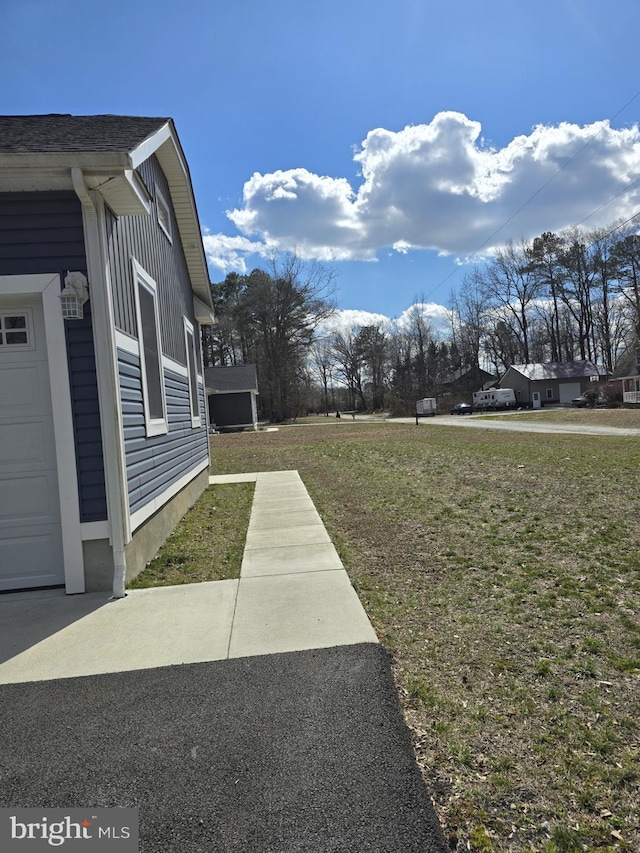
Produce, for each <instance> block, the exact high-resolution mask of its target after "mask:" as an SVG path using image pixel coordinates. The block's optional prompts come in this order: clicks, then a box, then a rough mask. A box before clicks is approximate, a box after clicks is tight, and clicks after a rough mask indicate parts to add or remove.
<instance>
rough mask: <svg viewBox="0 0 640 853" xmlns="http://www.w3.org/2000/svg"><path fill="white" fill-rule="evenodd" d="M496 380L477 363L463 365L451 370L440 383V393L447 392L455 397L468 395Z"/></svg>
mask: <svg viewBox="0 0 640 853" xmlns="http://www.w3.org/2000/svg"><path fill="white" fill-rule="evenodd" d="M493 382H497V379H496V377H495V376H494V375H493V374H492V373H488V372H487V371H486V370H483V369H482V368H481V367H478V366H477V365H471V366H470V365H464V366H463V367H460V368H458V369H457V370H452V371H451V373H449V374H448V375H447V376H446V377H445V379H444V381H443V382H442V384H441V393H449V394H451V395H452V396H457V397H470V396H471V394H473V392H474V391H477V390H478V389H480V388H485V387H486V386H488V385H491V384H492V383H493Z"/></svg>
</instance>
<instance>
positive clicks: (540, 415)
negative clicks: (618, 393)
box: [504, 408, 640, 429]
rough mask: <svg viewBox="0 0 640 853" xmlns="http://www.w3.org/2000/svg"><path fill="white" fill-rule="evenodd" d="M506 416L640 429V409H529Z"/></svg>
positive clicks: (519, 418)
mask: <svg viewBox="0 0 640 853" xmlns="http://www.w3.org/2000/svg"><path fill="white" fill-rule="evenodd" d="M504 417H508V418H516V419H517V420H531V419H535V421H536V423H538V422H540V421H542V422H544V421H551V422H552V423H565V424H589V425H595V426H612V427H623V428H624V427H626V428H631V429H640V409H561V408H558V409H554V408H551V409H541V410H539V411H533V410H532V409H529V410H527V411H525V412H518V413H517V414H509V415H505V416H504Z"/></svg>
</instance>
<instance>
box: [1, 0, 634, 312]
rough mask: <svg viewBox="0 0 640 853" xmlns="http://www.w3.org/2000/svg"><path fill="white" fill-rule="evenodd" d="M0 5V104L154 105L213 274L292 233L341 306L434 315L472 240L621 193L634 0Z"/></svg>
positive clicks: (37, 107)
mask: <svg viewBox="0 0 640 853" xmlns="http://www.w3.org/2000/svg"><path fill="white" fill-rule="evenodd" d="M0 20H1V22H2V25H1V26H0V80H1V81H2V84H1V87H0V111H1V112H2V113H4V114H36V113H49V112H63V113H74V114H77V115H86V114H94V113H117V114H123V115H149V116H171V117H173V118H174V120H175V122H176V126H177V129H178V134H179V136H180V139H181V141H182V145H183V148H184V150H185V153H186V156H187V160H188V162H189V165H190V169H191V174H192V180H193V185H194V190H195V195H196V200H197V204H198V210H199V214H200V220H201V224H202V227H203V230H204V231H205V237H204V239H205V248H206V251H207V256H208V259H209V262H210V271H211V277H212V280H213V281H219V280H221V279H222V278H224V275H225V274H226V272H228V271H231V270H234V269H235V270H238V271H244V270H251V269H252V268H253V267H255V266H259V265H260V264H261V263H264V258H265V257H266V256H267V255H269V254H270V253H271V252H273V251H274V250H286V249H296V250H297V251H298V252H299V253H300V254H302V255H303V256H304V257H307V258H309V259H320V260H323V261H328V262H330V263H331V265H332V267H333V268H334V269H335V272H336V284H337V294H336V295H337V301H338V306H339V308H340V309H343V310H347V309H349V310H350V311H351V312H353V313H350V314H349V315H347V316H349V317H350V318H352V319H357V318H358V317H359V316H360V313H359V312H371V313H373V314H380V315H382V316H386V317H390V318H394V317H398V316H400V315H401V314H402V313H403V312H404V311H405V310H407V309H408V308H409V307H410V305H411V304H412V303H413V302H414V301H416V299H420V300H421V299H422V297H424V301H425V302H427V303H434V305H433V307H432V309H430V310H431V313H432V315H433V317H434V319H435V320H437V318H438V317H439V316H441V314H442V312H441V310H440V309H439V308H438V307H437V306H438V305H446V304H447V302H448V298H449V294H450V292H451V291H452V290H455V288H456V287H457V286H459V283H460V281H461V279H462V276H463V275H464V274H465V272H468V271H469V268H470V267H469V263H470V259H471V261H472V260H473V259H474V258H475V259H477V258H479V257H481V254H482V251H485V252H486V251H487V250H489V249H490V248H491V247H492V246H493V247H495V246H498V245H500V243H501V242H504V241H505V240H506V239H508V238H512V239H514V240H516V241H517V240H519V239H520V238H521V237H532V236H535V235H537V234H540V233H541V232H542V231H544V230H559V229H561V228H563V227H567V226H571V225H575V224H578V223H580V222H581V221H582V220H583V219H585V217H588V216H590V215H591V214H594V211H597V212H596V213H595V214H594V215H593V216H590V218H589V219H588V220H587V221H586V222H585V226H590V227H595V226H604V225H606V224H608V223H610V222H613V221H614V220H616V219H617V218H627V217H628V216H630V215H631V214H632V213H634V212H635V211H637V210H640V182H639V184H638V185H633V186H631V187H630V188H629V189H628V190H627V189H626V188H627V187H628V186H629V185H630V184H633V182H634V181H635V180H636V179H639V178H640V131H638V128H637V121H638V115H639V111H640V96H638V97H635V99H634V96H636V95H637V93H638V92H639V91H640V73H639V71H640V62H639V60H638V46H637V39H638V33H639V32H640V5H639V4H638V3H637V0H610V2H608V3H604V2H601V0H598V2H596V0H537V2H536V3H525V2H522V0H484V2H480V1H479V0H458V2H455V3H453V2H429V0H322V2H316V0H225V2H221V0H207V2H203V0H183V2H182V3H176V2H175V0H155V2H151V0H126V2H125V0H111V2H110V3H108V4H103V3H96V2H92V0H81V2H80V0H55V2H54V0H0ZM629 101H631V103H629V104H628V102H629ZM626 104H628V106H626V108H624V109H622V108H623V107H625V105H626ZM616 114H618V115H616ZM614 116H615V118H614ZM550 179H551V180H550ZM549 181H550V182H549ZM547 182H549V183H548V186H545V187H544V189H541V188H542V187H543V186H544V185H545V184H546V183H547ZM540 190H541V191H540ZM617 193H620V195H618V197H617V198H616V199H614V200H613V201H610V199H611V198H612V197H613V196H614V195H616V194H617ZM530 198H531V199H532V200H531V201H530V202H529V203H528V204H526V205H525V207H524V208H523V209H522V210H521V211H520V213H518V214H517V215H516V216H515V217H514V218H513V219H512V220H511V221H510V222H508V223H507V220H509V218H510V217H511V216H512V215H513V214H514V213H515V212H516V211H517V210H518V209H519V208H520V207H521V206H522V205H523V204H524V203H525V202H527V200H528V199H530ZM602 205H604V206H603V207H601V206H602ZM600 207H601V209H600V210H597V209H598V208H600ZM505 223H507V224H506V225H505ZM502 226H505V227H502ZM496 232H497V233H496ZM487 241H488V242H487ZM484 243H486V246H483V244H484ZM481 247H482V249H481ZM474 253H478V254H474Z"/></svg>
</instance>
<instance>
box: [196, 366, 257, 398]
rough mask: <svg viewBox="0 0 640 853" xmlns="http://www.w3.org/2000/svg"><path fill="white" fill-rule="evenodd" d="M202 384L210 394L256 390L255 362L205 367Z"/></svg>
mask: <svg viewBox="0 0 640 853" xmlns="http://www.w3.org/2000/svg"><path fill="white" fill-rule="evenodd" d="M204 384H205V387H206V389H207V392H208V393H210V394H231V393H237V392H239V391H255V392H256V393H257V392H258V375H257V373H256V366H255V364H234V365H230V366H229V367H205V369H204Z"/></svg>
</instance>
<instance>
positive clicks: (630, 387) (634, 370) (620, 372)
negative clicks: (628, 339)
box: [612, 343, 640, 406]
mask: <svg viewBox="0 0 640 853" xmlns="http://www.w3.org/2000/svg"><path fill="white" fill-rule="evenodd" d="M612 378H613V379H616V380H619V382H620V384H621V386H622V387H621V390H622V402H623V403H624V404H625V405H627V406H639V405H640V346H639V345H638V343H636V344H635V345H634V346H631V347H629V349H627V351H626V352H625V353H624V355H623V356H622V357H621V358H620V360H619V361H618V363H617V364H616V369H615V370H614V372H613V377H612Z"/></svg>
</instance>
